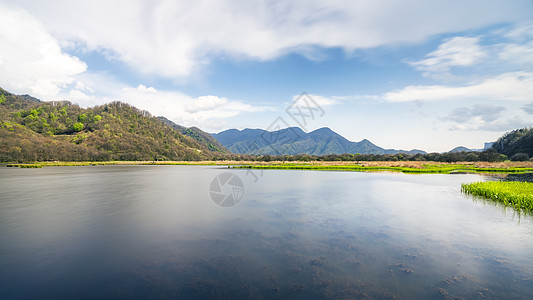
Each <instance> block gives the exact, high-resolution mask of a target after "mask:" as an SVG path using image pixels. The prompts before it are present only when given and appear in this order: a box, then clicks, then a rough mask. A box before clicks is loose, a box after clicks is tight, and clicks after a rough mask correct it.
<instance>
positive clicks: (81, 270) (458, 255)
mask: <svg viewBox="0 0 533 300" xmlns="http://www.w3.org/2000/svg"><path fill="white" fill-rule="evenodd" d="M480 180H493V178H491V177H488V176H481V175H468V174H456V175H442V174H426V175H408V174H401V173H357V172H327V171H298V170H265V171H263V172H261V171H259V170H252V171H250V170H244V169H239V170H238V169H227V168H221V167H216V166H98V167H47V168H42V169H18V168H0V295H2V298H3V299H29V298H33V299H36V298H50V299H84V298H86V299H89V298H90V299H94V298H139V299H141V298H142V299H144V298H153V299H161V298H226V299H235V298H262V299H270V298H273V299H276V298H300V299H313V298H314V299H323V298H334V299H339V298H347V299H353V298H363V299H364V298H370V299H376V298H377V299H395V298H396V299H413V298H418V299H453V298H461V297H463V298H469V299H472V298H474V299H476V298H480V299H481V298H488V299H501V298H529V299H531V298H533V252H532V249H533V223H532V221H531V217H528V216H519V215H518V214H516V213H515V212H514V211H513V210H512V209H507V210H506V209H505V208H503V207H502V206H500V205H497V204H494V203H492V202H487V201H484V200H481V199H478V198H472V197H470V196H466V195H464V194H462V193H461V190H460V185H461V183H463V182H472V181H480ZM226 196H228V197H226ZM217 203H218V204H217Z"/></svg>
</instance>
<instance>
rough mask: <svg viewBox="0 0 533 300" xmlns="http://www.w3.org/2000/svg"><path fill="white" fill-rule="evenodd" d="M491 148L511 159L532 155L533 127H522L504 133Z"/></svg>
mask: <svg viewBox="0 0 533 300" xmlns="http://www.w3.org/2000/svg"><path fill="white" fill-rule="evenodd" d="M492 148H494V149H496V151H498V152H499V153H502V154H505V155H507V156H508V157H510V158H511V159H513V160H528V159H529V158H531V157H533V128H522V129H517V130H513V131H511V132H508V133H506V134H504V135H503V136H502V137H501V138H499V139H498V141H496V142H495V143H494V144H493V145H492Z"/></svg>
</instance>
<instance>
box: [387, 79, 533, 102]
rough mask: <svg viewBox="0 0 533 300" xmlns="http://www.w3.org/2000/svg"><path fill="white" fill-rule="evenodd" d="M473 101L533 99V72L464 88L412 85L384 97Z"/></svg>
mask: <svg viewBox="0 0 533 300" xmlns="http://www.w3.org/2000/svg"><path fill="white" fill-rule="evenodd" d="M471 98H486V99H499V100H516V101H521V100H531V99H532V98H533V73H531V72H510V73H505V74H502V75H499V76H496V77H493V78H488V79H485V80H484V81H482V82H479V83H474V84H471V85H467V86H460V87H455V86H444V85H429V86H424V85H411V86H407V87H405V88H403V89H401V90H398V91H392V92H388V93H386V94H385V95H383V99H385V100H387V101H390V102H407V101H416V100H419V101H431V100H455V99H463V100H465V99H471Z"/></svg>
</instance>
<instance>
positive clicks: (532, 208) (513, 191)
mask: <svg viewBox="0 0 533 300" xmlns="http://www.w3.org/2000/svg"><path fill="white" fill-rule="evenodd" d="M461 190H462V191H463V192H465V193H468V194H471V195H476V196H481V197H484V198H487V199H491V200H493V201H497V202H500V203H503V204H504V205H506V206H511V207H513V208H515V209H517V210H518V211H523V212H528V213H531V212H533V183H531V182H514V181H487V182H474V183H463V184H462V185H461Z"/></svg>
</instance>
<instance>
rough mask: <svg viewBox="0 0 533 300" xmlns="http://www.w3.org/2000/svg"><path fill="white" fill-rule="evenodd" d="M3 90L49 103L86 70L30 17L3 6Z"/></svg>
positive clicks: (0, 56)
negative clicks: (29, 95) (25, 94)
mask: <svg viewBox="0 0 533 300" xmlns="http://www.w3.org/2000/svg"><path fill="white" fill-rule="evenodd" d="M0 11H2V26H0V62H1V63H0V86H2V87H3V88H4V89H7V90H9V91H11V92H14V93H20V94H22V93H28V92H29V93H31V94H32V95H33V96H35V97H37V98H41V99H44V100H50V99H52V98H54V97H55V96H56V95H57V94H58V93H59V92H60V90H61V89H62V88H63V87H64V86H66V85H68V84H70V83H73V82H74V81H75V80H74V76H75V75H76V74H79V73H82V72H84V71H85V70H86V69H87V65H86V64H85V63H83V62H81V61H80V60H79V59H78V58H77V57H73V56H70V55H68V54H66V53H64V52H62V51H61V48H60V46H59V44H58V43H57V41H56V40H55V39H54V38H53V37H52V36H51V35H50V34H49V33H48V32H47V31H46V29H45V27H44V26H43V25H42V24H41V23H40V22H38V21H37V20H35V18H33V17H32V16H31V15H29V14H28V13H26V12H25V11H23V10H20V9H13V8H11V7H8V6H5V5H3V4H2V3H0Z"/></svg>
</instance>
